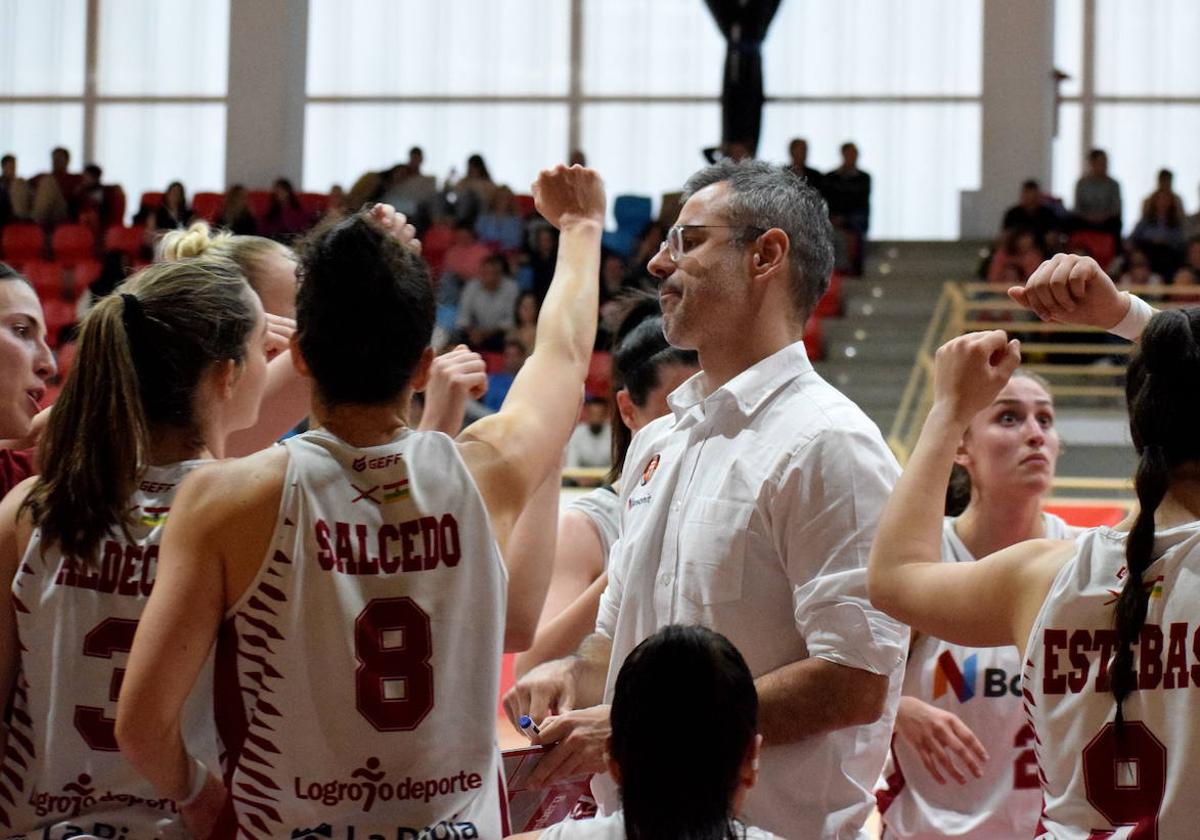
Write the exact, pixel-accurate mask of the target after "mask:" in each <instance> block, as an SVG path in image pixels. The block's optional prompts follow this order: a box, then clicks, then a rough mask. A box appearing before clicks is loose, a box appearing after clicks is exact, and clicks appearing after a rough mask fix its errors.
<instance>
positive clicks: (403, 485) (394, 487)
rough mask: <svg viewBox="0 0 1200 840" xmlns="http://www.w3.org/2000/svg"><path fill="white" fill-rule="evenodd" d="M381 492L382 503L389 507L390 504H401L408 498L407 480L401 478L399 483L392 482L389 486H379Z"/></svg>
mask: <svg viewBox="0 0 1200 840" xmlns="http://www.w3.org/2000/svg"><path fill="white" fill-rule="evenodd" d="M381 489H382V490H383V503H384V504H385V505H389V504H391V503H392V502H402V501H404V500H405V499H407V498H408V479H407V478H402V479H400V480H399V481H393V482H391V483H390V484H384V485H382V486H381Z"/></svg>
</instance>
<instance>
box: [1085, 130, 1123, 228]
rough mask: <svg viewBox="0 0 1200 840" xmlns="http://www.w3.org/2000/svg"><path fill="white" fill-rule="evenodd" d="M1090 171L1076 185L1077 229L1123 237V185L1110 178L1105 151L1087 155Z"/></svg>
mask: <svg viewBox="0 0 1200 840" xmlns="http://www.w3.org/2000/svg"><path fill="white" fill-rule="evenodd" d="M1087 159H1088V171H1087V174H1085V175H1084V176H1083V177H1082V178H1080V179H1079V180H1078V181H1076V182H1075V208H1074V212H1075V227H1076V228H1077V229H1083V230H1095V231H1101V232H1103V233H1107V234H1110V235H1111V236H1113V237H1114V238H1117V239H1119V238H1120V236H1121V185H1120V184H1118V183H1117V182H1116V181H1115V180H1113V178H1111V177H1110V176H1109V174H1108V155H1107V154H1106V153H1105V152H1104V150H1103V149H1092V151H1091V152H1089V153H1088V158H1087Z"/></svg>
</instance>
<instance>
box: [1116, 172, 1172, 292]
mask: <svg viewBox="0 0 1200 840" xmlns="http://www.w3.org/2000/svg"><path fill="white" fill-rule="evenodd" d="M1163 171H1164V172H1165V171H1166V170H1163ZM1159 183H1160V184H1161V183H1162V182H1161V181H1160V182H1159ZM1178 198H1179V197H1178V196H1177V195H1175V194H1174V193H1173V192H1171V190H1170V189H1169V188H1167V189H1162V188H1161V187H1160V188H1159V189H1158V190H1155V192H1154V193H1152V194H1151V195H1150V197H1149V198H1148V199H1147V202H1148V205H1147V206H1146V207H1145V209H1144V212H1143V214H1142V218H1141V219H1139V220H1138V223H1137V226H1136V227H1135V228H1134V229H1133V233H1132V234H1130V236H1129V238H1130V240H1132V242H1133V244H1134V246H1135V247H1137V248H1138V249H1139V250H1140V251H1142V252H1143V253H1144V254H1145V255H1146V257H1147V258H1148V259H1149V260H1150V267H1151V268H1152V269H1153V270H1154V272H1155V273H1156V274H1160V275H1162V276H1163V277H1170V276H1172V275H1173V274H1174V273H1175V269H1177V268H1178V267H1179V264H1180V262H1181V261H1182V260H1183V247H1184V246H1183V243H1184V216H1183V205H1182V204H1181V203H1179V202H1178Z"/></svg>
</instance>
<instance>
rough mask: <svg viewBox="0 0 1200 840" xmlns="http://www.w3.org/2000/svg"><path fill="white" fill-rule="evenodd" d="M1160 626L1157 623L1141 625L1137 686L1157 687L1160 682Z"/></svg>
mask: <svg viewBox="0 0 1200 840" xmlns="http://www.w3.org/2000/svg"><path fill="white" fill-rule="evenodd" d="M1162 649H1163V633H1162V628H1161V627H1159V626H1158V625H1157V624H1147V625H1144V626H1143V627H1142V637H1141V640H1140V644H1139V645H1138V688H1141V689H1145V688H1158V684H1159V683H1160V682H1162V671H1163V664H1162Z"/></svg>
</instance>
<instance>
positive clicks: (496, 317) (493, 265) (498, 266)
mask: <svg viewBox="0 0 1200 840" xmlns="http://www.w3.org/2000/svg"><path fill="white" fill-rule="evenodd" d="M504 269H505V263H504V258H503V257H499V256H496V255H494V254H493V255H491V256H488V257H486V258H485V259H484V260H483V262H482V263H481V264H480V266H479V274H478V276H477V278H476V279H474V280H471V281H469V282H468V283H467V284H466V285H465V286H463V291H462V297H461V298H460V299H459V302H458V320H457V327H458V329H459V331H460V333H461V334H462V340H463V341H464V342H465V343H466V344H467V345H468V346H469V347H470V348H471V349H472V350H475V351H478V352H483V351H485V350H490V351H499V350H503V349H504V335H505V333H506V332H507V331H508V330H510V329H512V327H513V312H514V310H515V309H516V305H517V297H518V295H519V294H520V289H518V288H517V283H516V281H515V280H513V279H512V278H511V277H506V276H504Z"/></svg>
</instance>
